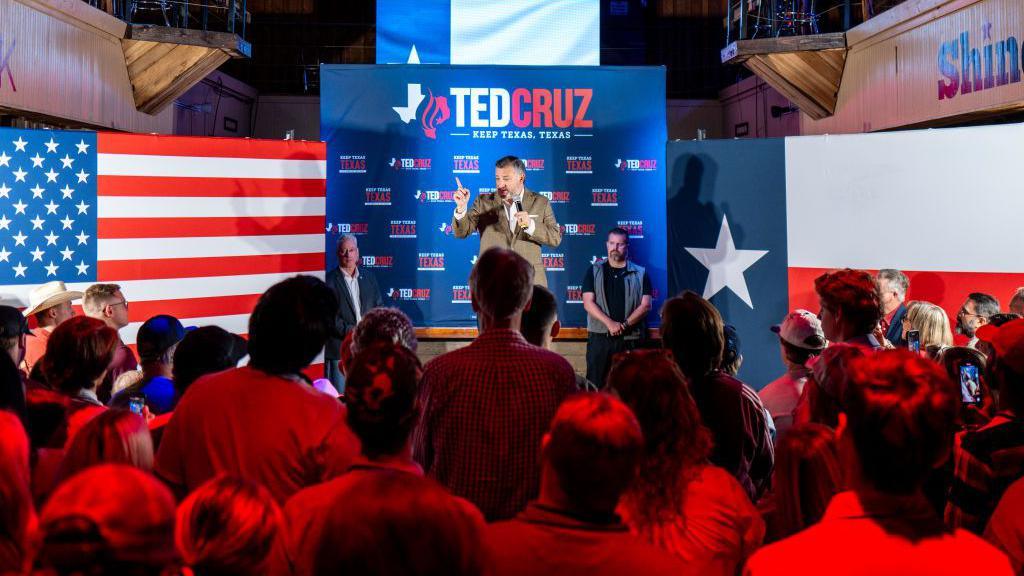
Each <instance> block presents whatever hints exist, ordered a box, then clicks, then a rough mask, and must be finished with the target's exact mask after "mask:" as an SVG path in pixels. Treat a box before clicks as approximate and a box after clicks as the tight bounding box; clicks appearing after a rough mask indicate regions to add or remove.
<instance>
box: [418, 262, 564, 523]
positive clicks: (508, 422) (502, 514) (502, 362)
mask: <svg viewBox="0 0 1024 576" xmlns="http://www.w3.org/2000/svg"><path fill="white" fill-rule="evenodd" d="M533 274H534V271H533V266H531V265H530V264H529V263H528V262H527V261H526V259H524V258H523V257H522V256H520V255H518V254H516V253H515V252H513V251H511V250H507V249H504V248H492V249H490V250H488V251H487V252H485V253H484V254H483V255H482V256H481V257H480V259H479V260H478V261H477V263H476V266H474V267H473V271H472V272H471V273H470V276H469V288H470V295H471V300H472V304H473V310H474V311H475V312H476V313H477V316H478V318H479V324H480V335H479V336H478V337H477V339H476V340H475V341H474V342H473V343H472V344H470V345H469V346H467V347H465V348H462V349H461V350H456V351H453V352H449V353H447V354H444V355H442V356H439V357H437V358H435V359H434V360H432V361H431V362H430V363H428V364H427V366H426V368H425V369H424V374H423V380H422V382H421V386H420V393H419V400H420V405H421V406H422V410H423V416H422V418H421V420H420V423H419V425H418V426H417V429H416V431H415V435H414V438H413V446H414V455H415V458H416V460H417V461H418V462H419V463H420V465H422V466H423V470H424V472H426V473H427V475H428V476H430V477H431V478H434V479H435V480H437V481H438V482H440V483H441V484H442V485H443V486H445V487H447V488H448V489H449V490H450V491H451V492H452V494H454V495H456V496H460V497H462V498H465V499H466V500H469V501H470V502H472V503H473V504H475V505H476V506H477V507H478V508H479V509H480V511H481V512H483V513H484V516H485V517H486V518H487V520H488V521H491V522H493V521H495V520H502V519H506V518H511V517H513V516H515V515H516V513H518V512H519V511H520V510H522V509H523V508H524V507H525V506H526V503H527V502H528V501H529V500H530V499H532V498H534V497H536V496H537V491H538V488H539V484H540V460H539V450H540V441H541V438H542V437H543V436H544V433H545V432H546V431H547V429H548V425H549V424H550V423H551V419H552V417H554V415H555V411H556V410H557V409H558V405H559V404H560V403H561V402H562V400H563V399H565V397H566V396H568V395H569V394H571V393H573V392H574V391H575V389H576V377H575V373H574V372H573V369H572V366H570V365H569V363H568V362H567V361H566V360H565V358H562V357H561V356H559V355H558V354H555V353H554V352H550V351H547V350H544V349H542V348H539V347H537V346H534V345H532V344H530V343H528V342H527V341H526V340H525V339H524V338H523V337H522V335H521V334H520V333H519V325H520V321H521V319H522V314H523V310H524V309H525V308H526V306H527V304H528V303H529V301H530V295H531V294H532V289H533Z"/></svg>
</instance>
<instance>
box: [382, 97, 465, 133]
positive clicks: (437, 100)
mask: <svg viewBox="0 0 1024 576" xmlns="http://www.w3.org/2000/svg"><path fill="white" fill-rule="evenodd" d="M424 100H426V101H427V103H426V106H423V111H422V112H421V113H419V114H418V115H417V112H418V111H419V109H420V107H421V106H422V104H423V101H424ZM391 109H392V110H394V111H395V113H396V114H398V117H399V118H400V119H401V120H402V122H404V123H405V124H409V123H410V122H412V121H413V120H416V119H417V117H418V118H419V121H420V127H421V128H422V129H423V134H424V135H425V136H426V137H427V138H430V139H431V140H436V139H437V127H438V126H439V125H440V124H444V122H445V121H446V120H448V119H449V118H451V115H452V113H451V110H450V109H449V108H448V97H447V96H434V92H433V90H431V89H430V88H427V94H426V95H424V94H423V86H422V85H420V84H407V85H406V103H405V106H392V107H391Z"/></svg>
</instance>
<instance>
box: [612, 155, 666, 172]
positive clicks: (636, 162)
mask: <svg viewBox="0 0 1024 576" xmlns="http://www.w3.org/2000/svg"><path fill="white" fill-rule="evenodd" d="M615 167H616V168H618V169H619V171H620V172H626V171H629V172H654V171H655V170H657V169H658V161H657V160H655V159H653V158H643V159H641V158H627V159H625V160H623V159H622V158H619V159H618V160H616V161H615Z"/></svg>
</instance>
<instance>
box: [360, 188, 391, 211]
mask: <svg viewBox="0 0 1024 576" xmlns="http://www.w3.org/2000/svg"><path fill="white" fill-rule="evenodd" d="M363 205H364V206H391V188H388V187H387V186H371V187H369V188H367V189H366V200H364V201H363Z"/></svg>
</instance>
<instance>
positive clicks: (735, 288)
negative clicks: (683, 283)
mask: <svg viewBox="0 0 1024 576" xmlns="http://www.w3.org/2000/svg"><path fill="white" fill-rule="evenodd" d="M686 251H687V252H689V253H690V254H691V255H692V256H693V257H694V258H696V259H697V261H698V262H700V263H701V264H703V265H704V267H705V268H707V269H708V281H707V284H705V285H704V298H711V297H712V296H714V295H715V294H718V293H719V292H720V291H721V290H722V288H728V289H729V290H732V292H733V294H735V295H737V296H739V298H740V300H743V302H745V303H746V305H747V306H750V308H751V309H753V308H754V303H753V301H751V299H750V291H749V290H748V289H747V280H746V278H744V277H743V272H744V271H746V269H747V268H750V267H751V266H753V265H754V263H755V262H757V261H758V260H760V259H761V258H762V257H763V256H764V255H765V254H767V253H768V251H767V250H740V249H738V248H736V244H735V243H734V242H733V240H732V231H731V230H729V221H728V220H727V219H726V217H725V216H722V228H721V229H720V230H719V232H718V242H717V243H716V244H715V247H714V248H686Z"/></svg>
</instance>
